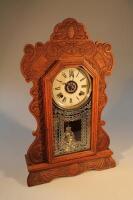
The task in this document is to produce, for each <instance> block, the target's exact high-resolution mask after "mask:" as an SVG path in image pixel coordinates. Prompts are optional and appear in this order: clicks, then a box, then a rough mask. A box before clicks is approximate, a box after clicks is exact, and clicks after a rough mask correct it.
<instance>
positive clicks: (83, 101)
mask: <svg viewBox="0 0 133 200" xmlns="http://www.w3.org/2000/svg"><path fill="white" fill-rule="evenodd" d="M64 68H76V69H79V70H81V71H82V73H83V74H85V75H86V77H87V79H88V81H89V84H90V87H89V89H88V93H87V95H86V97H85V99H83V100H82V101H81V102H80V103H78V104H76V105H74V106H68V107H63V106H61V104H59V103H57V102H56V100H55V97H54V94H53V89H52V97H53V101H54V103H55V105H56V106H57V107H58V108H60V109H62V110H73V109H77V108H79V107H81V106H84V105H85V103H86V101H87V100H88V98H89V97H90V95H91V92H92V84H93V83H92V77H91V76H90V75H89V74H88V73H87V72H86V71H85V70H84V68H83V66H82V65H77V67H76V65H74V66H72V65H70V66H64ZM64 68H63V69H64ZM63 69H62V70H63ZM62 70H60V71H59V73H60V72H61V71H62ZM59 73H57V75H58V74H59ZM57 75H56V76H57ZM56 76H55V77H54V79H55V78H56ZM54 79H53V82H54ZM53 82H52V86H53Z"/></svg>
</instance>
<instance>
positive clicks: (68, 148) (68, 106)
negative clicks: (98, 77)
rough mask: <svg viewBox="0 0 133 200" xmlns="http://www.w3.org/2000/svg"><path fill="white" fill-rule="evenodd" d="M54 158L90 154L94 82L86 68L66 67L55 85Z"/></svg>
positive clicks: (55, 81)
mask: <svg viewBox="0 0 133 200" xmlns="http://www.w3.org/2000/svg"><path fill="white" fill-rule="evenodd" d="M52 93H53V94H52V95H53V102H52V105H53V119H54V155H55V156H60V155H66V154H70V153H75V152H80V151H84V150H90V148H91V146H90V144H91V142H90V139H91V121H92V119H91V117H92V114H91V113H92V112H91V111H92V78H91V76H90V75H89V74H88V73H87V72H86V71H85V70H84V69H83V67H82V66H78V65H77V66H65V68H64V69H62V70H61V71H60V72H59V73H58V74H57V75H56V76H55V78H54V80H53V83H52Z"/></svg>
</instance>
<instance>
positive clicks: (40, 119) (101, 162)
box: [21, 18, 115, 186]
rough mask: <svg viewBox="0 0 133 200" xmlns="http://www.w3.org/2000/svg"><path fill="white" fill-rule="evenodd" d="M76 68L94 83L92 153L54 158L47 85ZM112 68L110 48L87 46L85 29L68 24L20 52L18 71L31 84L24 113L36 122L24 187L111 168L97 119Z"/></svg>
mask: <svg viewBox="0 0 133 200" xmlns="http://www.w3.org/2000/svg"><path fill="white" fill-rule="evenodd" d="M75 64H79V65H83V66H85V69H86V70H88V71H89V73H90V74H91V75H92V77H93V80H94V83H93V90H94V94H93V99H92V133H91V150H89V151H81V152H76V153H71V154H68V155H62V156H57V157H54V155H53V145H52V144H53V140H54V137H53V132H52V128H51V127H52V123H53V116H52V100H51V94H50V91H51V84H50V80H51V79H52V78H53V77H54V76H55V74H56V73H57V71H59V70H60V69H63V67H64V65H75ZM112 66H113V57H112V52H111V46H110V45H109V44H107V43H99V42H93V41H92V40H90V39H89V38H88V36H87V34H86V32H85V29H84V26H83V25H82V24H81V23H79V22H77V21H76V20H75V19H72V18H68V19H65V20H64V21H63V22H62V23H59V24H57V25H56V26H55V28H54V31H53V33H52V35H51V37H50V40H49V41H48V42H46V43H42V42H37V43H36V44H35V46H34V45H32V44H27V45H26V46H25V48H24V56H23V58H22V62H21V71H22V74H23V76H24V77H25V80H26V81H27V82H32V83H33V87H32V88H31V90H30V93H31V95H32V96H33V100H32V102H31V103H30V105H29V109H30V112H31V113H32V114H33V115H34V117H35V118H36V121H37V128H36V130H35V131H34V132H33V135H34V136H35V140H34V142H33V143H32V144H31V146H30V147H29V149H28V151H27V154H26V162H27V167H28V171H29V176H28V178H27V183H28V186H33V185H37V184H42V183H46V182H49V181H51V180H52V179H54V178H56V177H61V176H74V175H77V174H80V173H81V172H84V171H86V170H91V169H95V170H102V169H107V168H111V167H115V161H114V160H113V159H112V157H111V155H112V151H111V150H110V149H109V143H110V140H109V136H108V135H107V133H106V132H105V130H104V129H103V125H104V124H105V122H104V121H103V120H102V119H101V113H102V110H103V108H104V106H105V104H106V102H107V96H106V94H105V88H106V83H105V76H106V75H110V74H111V71H112Z"/></svg>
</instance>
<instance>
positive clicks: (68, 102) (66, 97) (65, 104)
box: [52, 67, 91, 109]
mask: <svg viewBox="0 0 133 200" xmlns="http://www.w3.org/2000/svg"><path fill="white" fill-rule="evenodd" d="M52 91H53V99H54V101H55V103H56V104H57V105H58V106H59V107H61V108H64V109H73V108H77V107H79V106H81V105H82V104H83V103H85V101H87V99H88V97H89V95H90V93H91V78H90V76H89V75H88V74H87V73H86V72H85V71H84V70H83V69H82V68H81V67H66V68H64V69H63V70H61V71H60V72H59V73H58V74H57V75H56V77H55V78H54V81H53V86H52Z"/></svg>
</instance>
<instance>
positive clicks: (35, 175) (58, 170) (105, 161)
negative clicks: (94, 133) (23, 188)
mask: <svg viewBox="0 0 133 200" xmlns="http://www.w3.org/2000/svg"><path fill="white" fill-rule="evenodd" d="M115 166H116V163H115V161H114V160H113V158H112V157H111V156H110V157H104V158H97V159H96V158H95V159H92V160H88V161H84V162H81V163H78V162H77V163H73V164H70V165H67V166H60V167H59V166H58V167H54V168H51V169H45V170H40V171H35V172H30V173H29V175H28V178H27V184H28V186H34V185H39V184H43V183H48V182H50V181H51V180H52V179H54V178H57V177H64V176H75V175H78V174H80V173H82V172H85V171H88V170H104V169H108V168H112V167H115Z"/></svg>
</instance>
